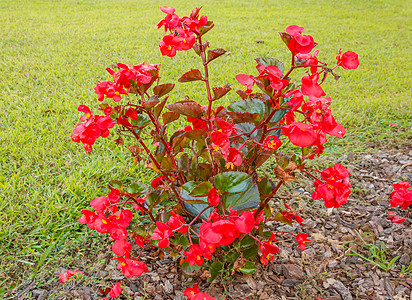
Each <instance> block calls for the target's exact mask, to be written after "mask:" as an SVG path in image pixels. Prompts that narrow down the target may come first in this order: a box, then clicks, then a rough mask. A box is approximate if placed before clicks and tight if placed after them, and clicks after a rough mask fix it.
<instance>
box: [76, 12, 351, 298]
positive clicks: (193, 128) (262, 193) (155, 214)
mask: <svg viewBox="0 0 412 300" xmlns="http://www.w3.org/2000/svg"><path fill="white" fill-rule="evenodd" d="M200 9H201V8H200V7H199V8H196V9H194V10H193V11H192V13H191V14H190V16H188V17H183V18H180V17H179V16H177V15H176V14H175V9H174V8H172V7H162V8H161V10H162V12H164V13H165V14H166V17H165V18H164V19H162V20H161V21H160V22H159V23H158V24H157V26H158V28H161V27H164V29H165V32H166V33H167V35H166V36H165V37H164V38H163V39H162V40H161V41H160V43H159V47H160V51H161V53H162V54H163V55H166V56H169V57H173V56H175V55H176V54H177V51H188V50H190V49H193V50H194V52H195V54H196V55H198V56H199V58H200V59H201V61H202V65H203V70H202V71H201V70H198V69H192V70H188V71H187V72H186V73H185V74H183V75H182V76H181V77H180V79H179V80H178V82H180V83H185V82H191V81H202V82H204V84H205V90H206V93H205V98H206V99H207V105H206V106H203V105H201V104H199V103H198V102H196V101H194V100H191V99H189V98H187V99H184V100H182V101H177V102H171V101H170V100H169V97H168V96H167V94H169V93H170V92H171V91H172V90H173V88H174V86H175V84H173V83H163V84H160V83H159V79H160V77H159V71H160V65H158V64H145V63H141V64H138V65H135V66H129V65H125V64H121V63H119V64H118V65H117V67H118V70H117V71H114V70H112V69H109V68H108V69H107V71H108V73H109V74H110V75H111V76H112V79H111V80H109V81H103V82H98V83H97V85H96V87H95V92H96V94H97V96H98V100H99V101H100V102H101V103H100V105H99V110H101V111H103V115H94V114H92V113H91V110H90V109H89V108H88V107H86V106H84V105H80V106H79V111H80V112H83V113H84V115H83V116H82V117H81V118H80V121H83V122H82V123H79V124H77V126H76V127H75V129H74V130H73V134H72V135H71V138H72V140H73V141H74V142H77V143H80V142H81V143H82V144H83V145H84V147H85V150H86V152H91V151H92V146H93V145H94V143H95V141H96V139H97V138H99V137H103V138H106V137H107V136H108V135H109V130H111V129H113V128H114V126H115V125H116V127H117V131H116V132H117V134H118V138H117V139H116V142H117V143H118V144H121V145H123V144H124V143H126V142H128V143H130V146H129V149H130V151H131V154H132V155H133V157H134V158H135V161H136V162H140V161H145V162H146V166H147V168H149V169H151V170H153V172H154V174H156V175H155V177H154V179H153V180H152V181H151V183H150V185H147V184H145V183H142V182H132V183H130V184H128V185H126V184H124V183H123V182H120V181H118V180H112V181H110V182H109V185H108V186H109V192H108V195H107V196H104V197H98V198H95V199H93V200H92V201H91V203H90V205H91V206H92V207H93V209H94V211H92V210H83V211H82V213H83V216H82V217H81V218H80V219H79V222H80V223H81V224H87V226H88V227H89V228H90V229H92V230H96V231H97V232H99V233H101V234H104V233H109V235H110V237H111V239H112V240H114V243H113V246H112V250H113V253H114V254H115V255H116V258H114V259H115V260H117V261H118V262H119V264H118V269H120V270H121V271H122V272H123V273H124V275H125V277H126V278H130V277H134V276H140V275H141V274H143V273H145V272H148V268H147V266H146V264H145V263H144V262H142V261H141V260H140V257H141V255H142V253H143V251H144V250H145V249H146V248H147V247H156V248H159V249H161V250H163V251H169V252H170V253H171V254H172V255H181V257H182V259H181V264H182V267H183V268H186V269H191V270H195V269H199V268H201V267H205V268H207V269H208V270H209V273H210V277H209V280H213V279H215V278H216V277H217V276H219V274H222V273H223V272H228V274H234V273H235V272H236V271H239V272H243V273H245V274H253V272H254V271H255V270H256V268H255V267H254V264H255V261H256V258H257V257H258V256H259V257H260V262H261V263H262V264H268V263H269V262H271V261H273V260H274V257H275V254H276V253H278V252H279V251H280V250H279V248H278V244H277V241H276V235H277V234H290V235H291V236H293V238H294V239H296V245H297V247H299V248H300V249H301V250H305V243H306V242H309V241H310V239H308V235H307V234H298V235H296V234H294V233H292V232H276V231H273V232H272V231H270V230H267V228H266V227H265V223H266V222H268V221H277V222H282V223H285V224H289V225H290V224H292V223H294V222H297V223H299V224H301V223H303V222H304V220H303V219H302V217H300V216H299V215H298V214H297V213H296V212H295V211H293V209H292V208H291V207H290V206H289V205H288V204H287V203H284V210H281V211H278V212H275V213H274V212H272V210H271V208H270V207H269V201H270V200H272V199H274V198H276V197H277V196H276V195H277V193H278V191H279V189H280V188H281V187H282V185H284V184H286V183H288V182H292V181H294V179H295V176H296V174H297V173H303V174H306V175H308V176H311V177H313V178H314V179H315V182H314V185H315V192H314V193H313V195H312V197H313V199H316V200H320V199H323V200H324V201H325V206H326V207H328V208H330V207H339V206H341V205H343V204H345V203H346V201H347V197H348V196H349V194H350V188H351V185H350V181H349V179H348V176H349V172H348V171H347V170H346V168H345V167H344V166H342V165H341V164H336V165H335V166H333V167H330V168H327V169H326V170H324V171H322V172H319V171H316V170H313V169H310V168H308V167H306V162H307V160H308V159H309V160H310V159H314V158H315V157H316V156H319V155H320V154H322V153H323V150H324V145H325V143H326V142H327V136H328V135H331V136H337V137H342V136H344V134H345V129H344V127H343V126H342V125H341V124H339V123H338V122H337V121H336V120H335V118H334V117H333V115H332V112H331V109H330V104H331V98H330V97H326V93H325V92H324V90H323V88H322V84H323V83H324V81H325V79H326V78H327V77H328V76H329V75H332V76H334V78H335V79H337V78H339V76H338V75H337V74H336V73H335V70H336V69H337V68H338V67H342V68H344V69H346V70H347V69H356V68H357V67H358V65H359V61H358V56H357V54H356V53H354V52H351V51H347V52H345V53H343V54H342V51H339V53H338V55H337V57H336V63H335V65H334V66H333V67H332V68H330V67H328V65H327V64H326V63H324V62H321V61H320V60H319V58H318V55H319V51H318V50H317V51H314V52H313V53H312V50H313V48H314V47H315V46H316V45H317V44H316V43H315V42H314V39H313V37H312V36H310V35H305V34H303V32H304V28H303V27H299V26H296V25H292V26H289V27H287V28H286V32H281V33H280V37H281V39H282V40H283V42H284V43H285V44H286V46H287V47H288V49H289V51H290V54H291V62H290V67H289V69H286V68H285V65H284V64H283V63H282V62H281V61H279V60H278V59H275V58H269V57H260V58H257V59H256V62H257V66H256V68H257V75H249V74H239V75H237V76H236V80H237V81H238V82H239V83H240V84H241V85H242V86H243V87H244V89H243V90H238V91H236V93H237V94H238V96H239V97H240V100H238V101H236V102H233V103H231V104H230V105H228V106H221V105H220V106H217V105H216V103H219V102H218V100H219V99H221V98H222V97H224V96H225V95H226V94H227V93H229V92H230V91H231V87H230V85H225V86H216V87H212V86H211V82H210V77H209V66H210V65H211V64H212V62H214V61H215V60H216V59H218V58H219V57H220V56H222V55H224V54H225V53H226V51H225V50H224V49H221V48H217V49H211V48H210V44H209V42H206V41H204V35H205V34H206V33H207V32H208V31H209V30H211V29H212V28H213V27H214V24H213V22H212V21H210V20H209V19H208V18H207V17H206V16H203V15H202V16H200ZM296 69H305V70H306V73H305V74H304V76H303V77H301V79H300V80H298V81H295V82H293V81H292V78H291V77H290V76H291V74H292V73H293V72H294V71H295V70H296ZM256 88H258V89H260V92H258V91H257V90H256ZM105 101H107V102H105ZM165 110H166V111H165ZM183 118H184V119H185V120H186V121H187V123H188V125H187V126H186V127H183V128H180V129H178V130H172V129H173V126H172V123H173V122H175V121H177V120H179V119H183ZM289 142H290V143H291V144H292V145H293V146H292V147H293V148H294V149H298V150H299V152H298V151H295V152H296V153H295V154H294V155H292V156H288V155H286V154H285V153H284V152H282V151H281V149H282V148H283V147H285V145H286V144H287V143H289ZM143 156H146V159H147V160H145V158H144V157H143ZM270 158H274V159H275V160H276V166H275V168H274V170H273V174H271V175H270V176H264V177H261V176H259V175H258V173H257V170H258V169H259V167H260V166H262V164H264V163H265V162H266V161H267V160H268V159H270ZM312 172H318V173H319V174H317V175H320V177H319V176H315V175H313V174H312ZM119 290H120V291H121V287H120V285H116V290H114V291H113V293H111V294H110V296H111V297H115V295H116V297H117V296H118V295H119V294H120V293H119ZM185 294H187V296H188V297H189V298H191V299H196V298H195V297H196V295H201V296H203V293H200V292H199V288H198V286H197V285H196V286H195V287H193V288H190V289H188V290H187V293H185ZM199 299H200V298H199ZM202 299H203V298H202Z"/></svg>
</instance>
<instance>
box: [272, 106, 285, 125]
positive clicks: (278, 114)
mask: <svg viewBox="0 0 412 300" xmlns="http://www.w3.org/2000/svg"><path fill="white" fill-rule="evenodd" d="M286 112H287V110H286V109H279V110H278V111H276V112H275V114H274V115H273V117H272V119H271V120H270V122H271V123H277V122H279V121H280V120H281V119H282V118H283V117H284V116H285V114H286Z"/></svg>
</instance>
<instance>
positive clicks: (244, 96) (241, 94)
mask: <svg viewBox="0 0 412 300" xmlns="http://www.w3.org/2000/svg"><path fill="white" fill-rule="evenodd" d="M236 94H238V95H239V96H240V98H242V99H243V100H245V99H247V98H248V97H249V95H248V94H246V93H245V92H244V91H242V90H237V91H236Z"/></svg>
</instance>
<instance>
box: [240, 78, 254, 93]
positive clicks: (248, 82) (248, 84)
mask: <svg viewBox="0 0 412 300" xmlns="http://www.w3.org/2000/svg"><path fill="white" fill-rule="evenodd" d="M236 80H237V81H239V83H240V84H241V85H243V86H244V87H245V91H246V93H248V94H250V93H251V92H252V88H253V85H254V84H255V77H254V76H253V75H247V74H239V75H236Z"/></svg>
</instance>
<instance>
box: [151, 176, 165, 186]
mask: <svg viewBox="0 0 412 300" xmlns="http://www.w3.org/2000/svg"><path fill="white" fill-rule="evenodd" d="M164 180H165V176H164V175H160V176H157V177H156V178H155V179H153V180H152V182H151V184H150V185H151V187H152V188H154V189H156V188H158V187H159V186H161V185H164Z"/></svg>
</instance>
